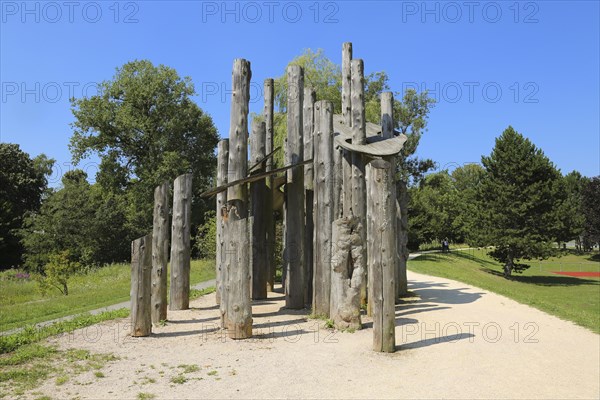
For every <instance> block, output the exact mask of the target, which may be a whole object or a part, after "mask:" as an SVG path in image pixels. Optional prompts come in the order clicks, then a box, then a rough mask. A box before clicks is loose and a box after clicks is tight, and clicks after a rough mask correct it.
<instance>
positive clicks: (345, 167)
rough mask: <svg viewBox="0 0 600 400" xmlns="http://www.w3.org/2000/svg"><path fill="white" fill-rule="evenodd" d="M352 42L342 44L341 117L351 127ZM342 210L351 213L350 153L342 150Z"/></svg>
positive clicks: (345, 213) (344, 212)
mask: <svg viewBox="0 0 600 400" xmlns="http://www.w3.org/2000/svg"><path fill="white" fill-rule="evenodd" d="M351 63H352V43H344V44H343V45H342V117H343V120H344V124H346V126H348V127H352V70H351ZM342 157H343V159H342V181H343V190H342V194H343V196H342V210H341V214H343V215H344V216H348V217H349V216H351V215H352V214H353V213H352V153H350V152H349V151H345V150H342Z"/></svg>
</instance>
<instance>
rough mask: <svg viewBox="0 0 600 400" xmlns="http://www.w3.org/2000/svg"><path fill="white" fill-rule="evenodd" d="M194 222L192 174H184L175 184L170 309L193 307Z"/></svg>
mask: <svg viewBox="0 0 600 400" xmlns="http://www.w3.org/2000/svg"><path fill="white" fill-rule="evenodd" d="M191 223H192V174H184V175H180V176H178V177H177V178H176V179H175V182H174V184H173V222H172V224H171V290H170V291H169V294H170V295H169V310H187V309H188V308H189V306H190V262H191V252H190V250H191V249H190V227H191Z"/></svg>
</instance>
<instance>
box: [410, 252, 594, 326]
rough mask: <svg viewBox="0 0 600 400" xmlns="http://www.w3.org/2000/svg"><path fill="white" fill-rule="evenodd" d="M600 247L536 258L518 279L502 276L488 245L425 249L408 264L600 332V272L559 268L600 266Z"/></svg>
mask: <svg viewBox="0 0 600 400" xmlns="http://www.w3.org/2000/svg"><path fill="white" fill-rule="evenodd" d="M597 260H598V253H597V252H596V255H595V257H592V254H585V255H575V254H568V255H566V256H564V257H559V258H552V259H549V260H545V261H537V260H536V261H533V262H532V263H531V265H532V267H531V268H529V269H527V270H526V271H525V272H523V273H522V274H514V277H513V279H512V280H507V279H505V278H504V277H503V276H502V268H501V265H500V264H499V263H497V262H496V261H494V260H493V259H491V258H490V257H488V256H487V254H486V252H485V250H468V251H455V252H451V253H449V254H439V253H437V254H425V255H422V256H420V257H417V258H415V259H413V260H410V261H408V269H409V270H411V271H414V272H418V273H421V274H426V275H432V276H439V277H443V278H448V279H453V280H457V281H460V282H463V283H466V284H469V285H473V286H476V287H478V288H481V289H486V290H489V291H491V292H494V293H498V294H501V295H503V296H506V297H509V298H511V299H513V300H516V301H518V302H520V303H523V304H527V305H530V306H532V307H535V308H537V309H539V310H542V311H545V312H547V313H549V314H552V315H555V316H557V317H559V318H562V319H565V320H569V321H573V322H575V323H576V324H578V325H581V326H584V327H586V328H589V329H591V330H592V331H594V332H596V333H600V278H597V277H584V278H577V277H571V276H564V275H558V274H554V273H553V272H554V271H576V272H579V271H583V272H585V271H587V272H599V271H600V262H598V261H597Z"/></svg>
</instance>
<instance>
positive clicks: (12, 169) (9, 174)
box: [0, 143, 54, 269]
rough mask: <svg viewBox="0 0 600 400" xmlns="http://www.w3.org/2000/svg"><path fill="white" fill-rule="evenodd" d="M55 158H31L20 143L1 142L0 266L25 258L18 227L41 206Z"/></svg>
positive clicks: (16, 262)
mask: <svg viewBox="0 0 600 400" xmlns="http://www.w3.org/2000/svg"><path fill="white" fill-rule="evenodd" d="M53 164H54V160H51V159H48V158H47V157H46V156H45V155H44V154H41V155H39V156H37V157H35V158H33V159H32V158H31V157H30V156H29V155H28V154H27V153H25V152H24V151H22V150H21V149H20V148H19V145H17V144H11V143H0V269H3V268H10V267H11V266H16V265H19V264H20V263H21V262H22V255H23V247H22V245H21V243H20V240H19V236H18V234H17V233H18V231H19V229H21V228H22V224H23V218H24V217H25V215H26V214H27V213H29V212H34V211H36V210H38V209H39V207H40V204H41V201H42V198H43V196H44V193H45V192H46V190H47V185H48V180H47V178H48V176H49V175H50V174H51V173H52V166H53Z"/></svg>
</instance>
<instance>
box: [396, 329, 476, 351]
mask: <svg viewBox="0 0 600 400" xmlns="http://www.w3.org/2000/svg"><path fill="white" fill-rule="evenodd" d="M473 337H475V335H474V334H472V333H457V334H454V335H446V336H437V337H433V338H429V339H421V340H417V341H416V342H410V343H402V344H400V345H396V351H398V350H409V349H420V348H422V347H427V346H432V345H434V344H441V343H455V342H457V341H459V340H464V339H470V338H473Z"/></svg>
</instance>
